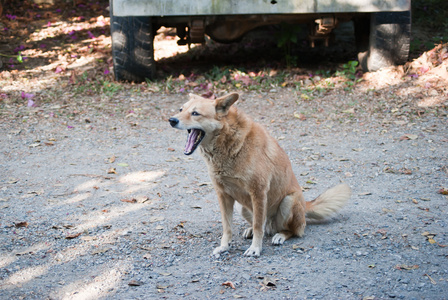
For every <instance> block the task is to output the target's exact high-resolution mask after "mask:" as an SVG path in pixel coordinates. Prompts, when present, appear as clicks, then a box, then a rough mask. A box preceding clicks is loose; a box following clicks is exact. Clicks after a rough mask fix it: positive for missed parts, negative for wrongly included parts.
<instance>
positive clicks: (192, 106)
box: [169, 93, 351, 256]
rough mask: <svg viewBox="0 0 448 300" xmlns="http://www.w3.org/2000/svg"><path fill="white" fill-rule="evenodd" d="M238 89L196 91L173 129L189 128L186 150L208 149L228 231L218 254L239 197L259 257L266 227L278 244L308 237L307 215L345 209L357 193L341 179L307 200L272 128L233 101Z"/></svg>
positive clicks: (316, 216) (174, 119)
mask: <svg viewBox="0 0 448 300" xmlns="http://www.w3.org/2000/svg"><path fill="white" fill-rule="evenodd" d="M238 97H239V95H238V94H237V93H231V94H229V95H226V96H223V97H220V98H217V99H215V100H210V99H205V98H202V97H200V96H197V95H194V94H190V100H189V101H188V102H187V103H185V104H184V105H183V106H182V108H181V109H180V112H179V113H178V114H176V115H175V116H173V117H171V118H170V119H169V123H170V125H171V126H172V127H173V128H176V129H181V130H187V131H188V138H187V143H186V145H185V151H184V154H186V155H191V154H193V153H194V152H195V151H196V149H199V151H200V153H201V154H202V156H203V158H204V160H205V162H206V164H207V167H208V172H209V175H210V178H211V181H212V183H213V186H214V188H215V191H216V194H217V196H218V201H219V206H220V210H221V218H222V227H223V234H222V237H221V245H220V246H219V247H217V248H215V249H214V251H213V254H214V255H216V256H218V255H219V254H220V253H222V252H225V251H228V250H229V247H230V246H229V243H230V242H231V240H232V216H233V211H234V204H235V201H236V202H238V203H239V204H240V207H241V214H242V216H243V217H244V218H245V219H246V220H247V221H248V222H249V224H250V225H251V226H250V227H249V228H247V229H246V230H245V231H244V233H243V237H244V238H247V239H250V238H252V244H251V246H250V247H249V248H248V249H247V250H246V252H245V253H244V255H246V256H259V255H260V253H261V250H262V240H263V237H264V234H265V232H266V233H267V234H269V235H273V238H272V244H273V245H281V244H283V243H284V242H285V241H286V240H287V239H289V238H290V237H292V236H298V237H302V236H303V234H304V230H305V226H306V217H308V218H312V219H322V218H325V217H328V216H330V215H332V214H334V213H335V212H337V211H338V210H339V209H340V208H342V207H343V206H344V205H345V204H346V202H347V201H348V199H349V198H350V195H351V189H350V187H349V186H348V185H347V184H339V185H337V186H335V187H333V188H331V189H329V190H327V191H325V192H324V193H323V194H321V195H320V196H319V197H317V198H316V199H315V200H313V201H308V202H306V201H305V199H304V197H303V194H302V188H301V187H300V185H299V183H298V181H297V179H296V177H295V175H294V173H293V171H292V166H291V162H290V160H289V158H288V156H287V154H286V153H285V151H284V150H283V149H282V148H281V147H280V146H279V144H278V143H277V141H276V140H275V139H274V138H273V137H271V136H270V135H269V134H268V132H267V131H266V129H265V128H264V127H263V126H261V125H260V124H258V123H256V122H254V121H253V120H252V119H251V118H250V117H249V116H248V115H246V114H245V113H244V112H242V111H241V110H238V109H237V108H236V107H235V106H234V105H233V104H234V103H235V102H236V101H237V100H238Z"/></svg>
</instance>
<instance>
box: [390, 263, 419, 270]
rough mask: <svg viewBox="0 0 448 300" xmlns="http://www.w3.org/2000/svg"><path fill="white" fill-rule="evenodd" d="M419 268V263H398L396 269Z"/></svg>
mask: <svg viewBox="0 0 448 300" xmlns="http://www.w3.org/2000/svg"><path fill="white" fill-rule="evenodd" d="M418 268H419V266H418V265H404V264H402V265H396V266H395V269H397V270H416V269H418Z"/></svg>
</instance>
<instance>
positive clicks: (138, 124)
mask: <svg viewBox="0 0 448 300" xmlns="http://www.w3.org/2000/svg"><path fill="white" fill-rule="evenodd" d="M58 3H59V4H60V5H61V6H60V7H59V8H58V9H56V7H50V8H48V9H47V11H44V12H45V14H44V13H42V12H41V8H40V7H37V6H30V7H29V9H30V11H31V10H36V9H37V10H38V13H39V16H41V17H39V18H38V17H37V13H36V14H31V13H29V11H28V13H27V14H25V15H24V14H23V12H21V9H19V8H17V7H15V6H13V5H10V6H9V8H7V7H6V6H5V9H9V10H5V13H8V16H9V17H8V18H6V17H4V18H3V19H2V22H3V23H4V25H5V28H4V29H3V32H2V33H1V35H2V40H6V41H7V42H6V43H3V44H1V45H0V46H1V47H0V48H1V52H2V53H14V55H12V56H11V57H8V58H3V62H4V66H3V68H4V69H2V70H1V72H0V87H1V91H0V298H1V299H120V300H121V299H153V298H168V299H207V298H214V299H216V298H219V299H231V298H246V299H366V300H367V299H387V298H398V299H446V298H447V296H446V295H448V267H447V266H448V263H447V259H448V252H447V251H448V247H447V246H448V231H447V228H448V224H447V212H448V199H447V197H448V196H447V195H446V193H447V191H448V159H447V158H448V153H447V151H448V150H447V149H448V129H447V128H448V126H447V125H448V123H447V122H448V120H447V106H448V91H447V88H446V87H447V86H448V72H447V67H448V55H447V53H448V52H447V49H448V46H447V45H446V44H445V45H440V46H438V47H436V48H434V49H433V50H432V52H431V51H430V52H426V53H425V54H424V55H422V56H420V58H419V59H418V60H417V61H415V62H414V63H412V64H409V65H407V66H406V68H403V67H397V68H391V69H386V70H381V71H378V72H375V73H366V74H361V73H358V71H356V72H357V73H356V74H354V73H350V72H349V70H348V69H347V68H346V67H343V64H342V63H340V62H343V63H346V62H347V61H348V60H350V57H352V56H351V55H352V54H353V53H348V52H346V51H345V50H344V51H341V49H342V48H339V47H338V48H336V50H335V51H333V52H332V50H331V49H325V50H321V49H320V50H319V49H317V50H315V51H314V52H313V51H311V50H310V49H307V48H306V47H302V46H303V45H302V44H300V45H298V46H297V47H298V48H300V49H299V50H300V51H301V52H299V54H300V55H302V56H300V57H298V58H299V59H298V61H297V62H298V66H297V67H296V68H293V69H285V67H284V66H283V65H282V62H280V61H281V56H282V55H283V54H282V52H281V51H280V50H279V49H277V50H276V46H275V44H274V46H272V45H271V46H270V47H266V45H264V44H263V45H261V46H260V45H259V44H253V43H252V44H249V43H248V44H242V45H213V44H212V45H206V46H205V47H203V48H200V47H198V48H196V50H197V51H190V52H188V53H186V54H184V55H183V56H178V57H177V58H176V57H175V58H168V59H166V60H163V58H164V57H168V56H172V54H173V53H171V52H176V51H179V50H178V48H177V46H176V47H175V48H174V47H172V46H173V45H175V44H176V41H175V40H174V38H173V37H172V36H171V35H169V32H165V33H166V34H167V35H163V34H162V35H161V36H160V37H158V38H157V39H156V44H155V47H156V49H155V50H156V55H158V56H157V57H158V58H160V60H161V61H160V62H158V68H159V70H160V72H161V75H160V78H161V79H159V80H156V81H154V82H148V83H144V84H123V83H117V82H114V81H113V78H112V70H111V60H110V36H109V33H108V32H109V31H108V30H109V28H108V22H109V20H108V17H107V10H106V6H107V1H101V5H98V3H90V2H89V3H88V5H89V6H88V9H86V8H85V5H84V4H83V5H84V6H83V7H81V6H80V5H79V7H76V8H73V7H72V4H71V2H67V1H64V2H62V1H60V2H58ZM59 4H58V5H59ZM48 12H50V14H48ZM14 13H16V14H17V16H16V15H15V14H14ZM84 14H89V15H84ZM44 18H48V19H44ZM415 32H417V31H415V30H414V28H413V35H414V36H416V34H414V33H415ZM165 33H164V34H165ZM417 33H418V32H417ZM420 36H425V34H420ZM17 37H20V38H17ZM349 42H350V41H349ZM349 42H347V43H349ZM351 43H352V44H348V47H347V48H348V49H352V50H351V51H352V52H353V49H354V48H355V47H354V45H353V41H351ZM16 47H17V48H16ZM14 48H16V49H18V50H17V51H20V53H21V56H20V57H21V58H22V60H23V62H22V63H20V64H18V59H17V58H18V57H19V56H18V54H17V53H19V52H17V51H16V52H14V51H15V50H16V49H14ZM174 49H176V50H174ZM260 49H266V51H268V50H269V55H266V56H265V57H260V56H258V55H260V54H263V53H261V52H264V51H260ZM193 50H194V49H193ZM243 50H244V51H249V52H244V51H243ZM275 50H276V52H275ZM333 50H334V49H333ZM182 51H186V49H183V50H182ZM271 51H272V54H271ZM168 52H169V53H168ZM223 53H226V58H225V59H224V60H223V61H221V62H217V61H216V59H217V58H221V57H223ZM279 53H280V54H279ZM347 53H348V56H347ZM168 54H169V55H168ZM179 57H180V58H179ZM272 58H276V60H273V59H272ZM341 59H342V60H341ZM248 61H249V62H248ZM229 62H232V63H237V64H238V65H236V66H230V67H227V65H226V64H228V63H229ZM215 64H216V65H215ZM204 66H205V67H204ZM282 68H283V69H282ZM182 72H183V73H182ZM231 91H237V92H239V93H241V100H240V101H239V103H238V104H237V106H238V107H239V108H240V109H243V110H245V111H246V112H247V113H248V114H249V115H251V116H252V117H253V118H254V119H255V120H256V121H257V122H260V123H262V124H263V125H264V126H266V127H267V128H268V130H269V132H270V133H271V134H272V135H273V136H274V137H275V138H277V139H278V141H279V143H280V145H281V146H282V147H283V148H284V149H285V150H286V152H287V154H288V155H289V157H290V159H291V161H292V164H293V169H294V172H295V174H296V176H297V177H298V179H299V182H300V184H301V185H302V186H303V188H304V191H305V197H306V199H308V200H311V199H313V198H314V197H316V196H318V195H319V194H320V193H322V192H323V191H324V190H325V189H327V188H329V187H331V186H333V185H335V184H337V183H339V182H341V181H343V182H347V183H348V184H349V185H350V186H351V187H352V189H353V196H352V198H351V199H350V201H349V203H348V205H347V206H346V207H345V208H344V209H343V210H342V211H341V212H340V213H339V214H338V215H336V216H335V217H334V218H332V219H330V220H326V221H324V222H321V223H320V224H317V223H314V224H313V223H309V224H308V226H307V228H306V231H305V236H304V237H303V238H293V239H291V240H288V241H287V242H286V243H285V244H284V245H282V246H272V245H270V244H269V241H270V238H269V237H266V238H265V240H264V248H263V252H262V255H261V257H259V258H248V257H245V256H243V253H244V251H245V250H246V249H247V248H248V247H249V245H250V241H248V240H244V239H243V238H242V237H241V234H242V232H243V231H244V229H245V228H246V226H247V225H246V224H245V221H243V220H242V218H241V217H240V216H238V215H235V217H234V219H235V222H234V230H235V236H234V241H233V243H232V245H231V249H230V251H229V252H228V253H224V254H223V255H221V256H220V257H215V256H212V255H211V254H212V251H213V249H214V248H215V247H216V246H217V245H218V241H219V239H220V235H221V224H220V213H219V208H218V203H217V201H216V195H215V192H214V190H213V188H212V186H211V184H210V179H209V178H208V175H207V171H206V167H205V163H204V162H203V161H202V159H201V157H200V156H199V154H194V155H193V156H191V157H187V156H184V155H183V149H184V145H185V144H184V143H185V141H186V138H187V136H186V133H182V132H180V131H178V130H174V129H172V128H171V127H170V126H169V123H168V121H167V120H168V118H169V117H170V116H172V115H173V114H174V113H175V112H176V111H178V108H179V107H180V105H181V104H182V103H183V102H185V101H186V100H187V97H188V93H189V92H194V93H199V94H204V95H206V96H208V97H214V96H219V95H221V94H223V93H226V92H231Z"/></svg>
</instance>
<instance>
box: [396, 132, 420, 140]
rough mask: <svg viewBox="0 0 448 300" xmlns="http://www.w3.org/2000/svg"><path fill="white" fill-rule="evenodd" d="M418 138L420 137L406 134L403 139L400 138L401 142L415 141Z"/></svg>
mask: <svg viewBox="0 0 448 300" xmlns="http://www.w3.org/2000/svg"><path fill="white" fill-rule="evenodd" d="M417 138H418V135H416V134H405V135H403V136H402V137H400V141H405V140H415V139H417Z"/></svg>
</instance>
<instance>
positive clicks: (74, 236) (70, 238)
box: [65, 232, 82, 240]
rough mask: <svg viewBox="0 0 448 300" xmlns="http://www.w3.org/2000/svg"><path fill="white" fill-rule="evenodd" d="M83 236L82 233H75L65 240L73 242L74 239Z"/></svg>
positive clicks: (67, 236)
mask: <svg viewBox="0 0 448 300" xmlns="http://www.w3.org/2000/svg"><path fill="white" fill-rule="evenodd" d="M81 234H82V232H78V233H73V234H69V235H66V236H65V238H66V239H67V240H72V239H75V238H77V237H78V236H80V235H81Z"/></svg>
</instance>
